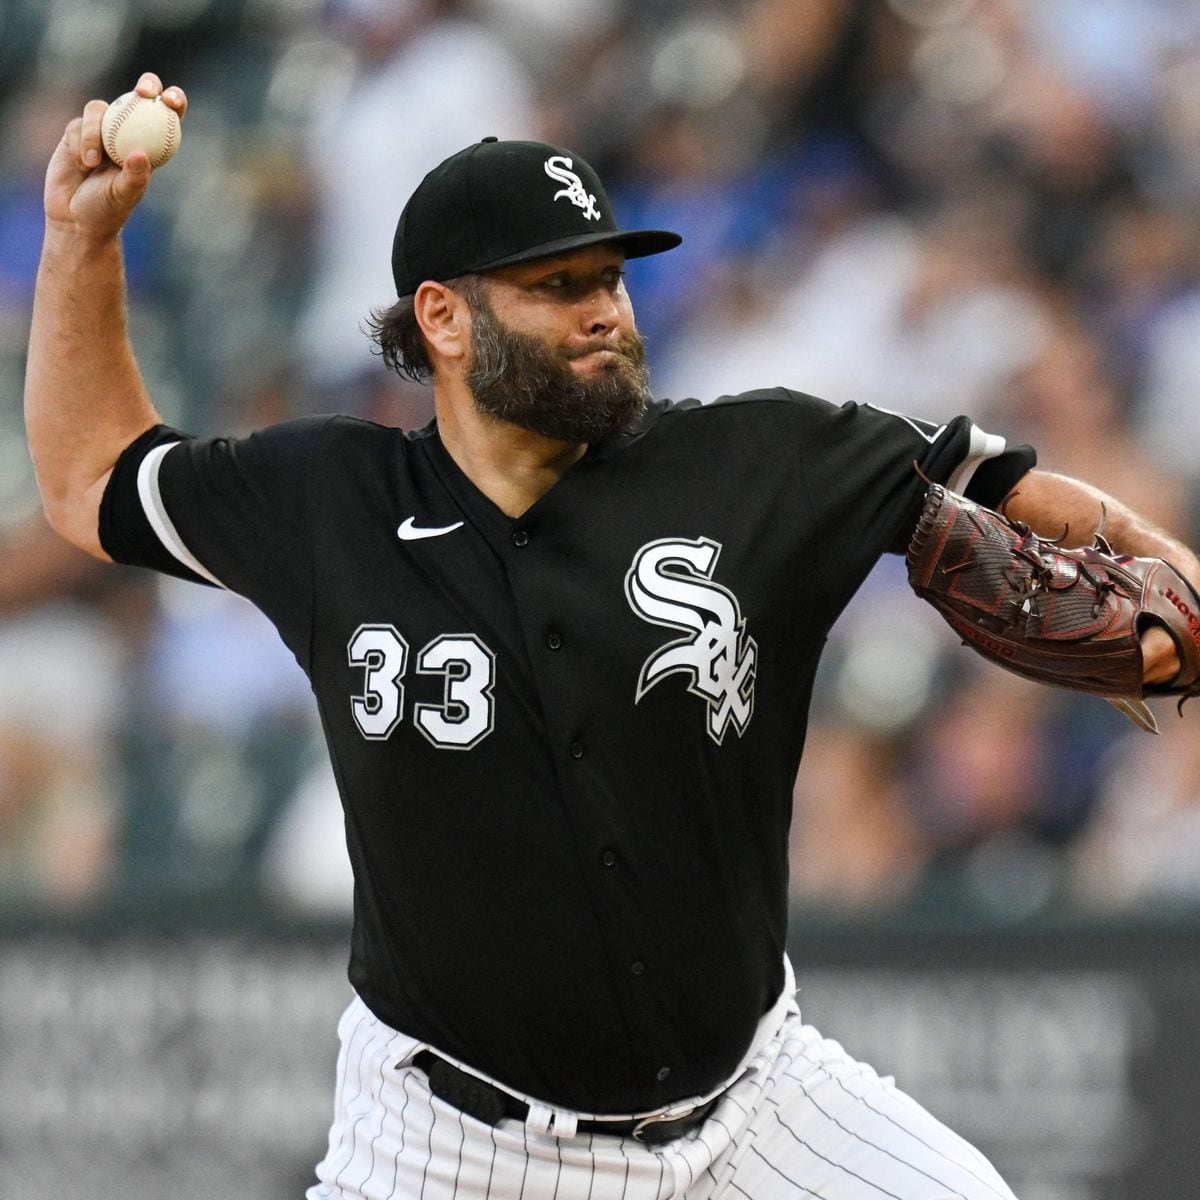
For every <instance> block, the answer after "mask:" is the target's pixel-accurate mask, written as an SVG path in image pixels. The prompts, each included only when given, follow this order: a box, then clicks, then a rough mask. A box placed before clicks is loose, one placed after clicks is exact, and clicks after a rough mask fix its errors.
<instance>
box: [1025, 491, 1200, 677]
mask: <svg viewBox="0 0 1200 1200" xmlns="http://www.w3.org/2000/svg"><path fill="white" fill-rule="evenodd" d="M1001 511H1002V512H1003V513H1004V514H1005V515H1006V516H1008V517H1011V518H1012V519H1013V520H1015V521H1024V522H1025V524H1026V525H1028V526H1030V528H1031V529H1033V531H1034V532H1035V533H1037V534H1040V535H1041V536H1042V537H1050V538H1056V539H1058V540H1060V541H1061V542H1062V544H1063V545H1064V546H1082V545H1087V544H1088V543H1089V542H1090V541H1091V540H1092V535H1093V534H1094V533H1095V532H1096V530H1097V529H1099V528H1100V524H1101V521H1102V520H1103V522H1104V536H1105V538H1107V540H1108V542H1109V543H1110V544H1111V545H1112V547H1113V549H1114V550H1116V551H1117V552H1118V553H1121V554H1133V555H1137V556H1138V557H1139V558H1162V559H1165V560H1166V561H1167V562H1169V563H1170V564H1171V565H1172V566H1173V567H1175V569H1176V570H1178V571H1179V572H1180V573H1181V574H1183V575H1184V576H1185V577H1186V578H1187V579H1188V580H1190V582H1191V584H1192V586H1193V587H1195V588H1196V589H1197V590H1198V591H1200V559H1198V558H1197V557H1196V555H1195V554H1194V553H1193V552H1192V551H1191V550H1189V549H1188V547H1187V546H1185V545H1184V544H1183V543H1182V542H1180V541H1178V540H1177V539H1176V538H1173V537H1171V535H1170V534H1168V533H1167V532H1165V531H1164V530H1162V529H1160V528H1158V527H1157V526H1156V525H1154V524H1153V522H1151V521H1148V520H1146V518H1144V517H1141V516H1139V515H1138V514H1137V513H1135V512H1134V511H1133V510H1132V509H1130V508H1128V507H1127V506H1126V505H1124V504H1122V503H1121V502H1120V501H1119V500H1117V499H1115V498H1114V497H1112V496H1110V495H1108V494H1107V493H1105V492H1103V491H1101V490H1100V489H1099V488H1097V487H1093V486H1092V485H1091V484H1089V483H1084V482H1082V481H1081V480H1078V479H1071V478H1069V477H1067V476H1066V475H1055V474H1053V473H1052V472H1049V471H1040V470H1033V471H1030V472H1029V473H1028V474H1027V475H1025V476H1024V477H1023V478H1022V479H1021V481H1020V482H1019V483H1018V484H1017V486H1016V487H1015V488H1013V490H1012V491H1011V492H1009V494H1008V496H1007V497H1006V498H1005V500H1004V503H1003V504H1002V505H1001ZM1064 526H1065V527H1066V528H1065V530H1064ZM1142 653H1143V656H1144V660H1145V673H1144V676H1143V678H1144V680H1145V682H1146V683H1169V682H1170V681H1171V680H1172V679H1174V678H1175V676H1176V674H1177V673H1178V671H1179V666H1180V664H1179V657H1178V655H1177V654H1176V651H1175V643H1174V642H1173V641H1172V640H1171V637H1170V635H1169V634H1168V633H1167V632H1166V631H1165V630H1164V629H1161V628H1159V627H1158V626H1151V627H1150V628H1149V629H1147V630H1146V632H1145V633H1144V634H1143V636H1142Z"/></svg>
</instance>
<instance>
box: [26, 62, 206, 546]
mask: <svg viewBox="0 0 1200 1200" xmlns="http://www.w3.org/2000/svg"><path fill="white" fill-rule="evenodd" d="M136 90H137V92H138V93H139V94H140V95H143V96H148V97H152V96H157V95H160V94H161V95H162V97H163V100H164V102H166V103H167V104H169V105H170V106H171V107H172V108H174V109H175V110H176V111H177V112H178V113H179V114H180V116H182V115H183V113H184V111H185V110H186V107H187V99H186V97H185V96H184V94H183V91H182V90H181V89H180V88H177V87H173V88H168V89H167V90H166V91H165V92H164V91H163V87H162V83H161V82H160V80H159V79H158V77H157V76H156V75H153V74H149V73H147V74H145V75H143V76H142V77H141V79H139V80H138V84H137V88H136ZM105 108H106V105H105V103H104V101H102V100H91V101H89V102H88V103H87V105H86V106H85V107H84V110H83V115H82V116H80V117H77V118H75V120H73V121H72V122H71V123H70V124H69V125H68V126H67V128H66V131H65V132H64V134H63V138H62V141H61V142H60V143H59V144H58V146H57V148H56V149H55V151H54V154H53V156H52V158H51V160H50V165H49V167H48V169H47V172H46V188H45V208H46V234H45V241H44V243H43V247H42V258H41V264H40V266H39V269H38V278H37V287H36V291H35V293H34V302H33V320H32V325H31V328H30V335H29V356H28V363H27V366H26V373H25V427H26V431H27V436H28V439H29V450H30V455H31V457H32V459H33V465H34V469H35V471H36V473H37V479H38V486H39V488H40V489H41V493H42V504H43V507H44V508H45V511H46V517H47V519H48V520H49V522H50V524H51V525H52V526H53V527H54V529H55V530H56V531H57V532H58V533H59V534H60V535H61V536H62V537H64V538H66V539H67V541H69V542H72V543H74V544H75V545H76V546H79V547H80V548H81V549H83V550H86V551H87V552H88V553H89V554H92V555H94V556H95V557H97V558H101V559H107V558H108V555H107V554H106V553H105V552H104V550H103V549H102V547H101V545H100V540H99V534H98V513H99V506H100V499H101V497H102V496H103V494H104V487H105V484H106V482H107V480H108V477H109V474H110V472H111V471H112V468H113V464H114V463H115V462H116V461H117V458H118V457H119V456H120V454H121V451H122V450H124V449H125V447H126V446H127V445H129V443H130V442H132V441H133V440H134V439H135V438H137V437H138V436H139V435H140V434H141V433H143V432H144V431H145V430H147V429H149V428H150V427H151V426H153V425H155V424H157V423H158V422H159V416H158V414H157V413H156V412H155V410H154V406H153V404H152V403H151V402H150V398H149V396H148V395H147V392H146V388H145V385H144V384H143V382H142V378H141V374H140V372H139V371H138V367H137V363H136V361H135V360H134V356H133V350H132V347H131V346H130V343H129V336H128V333H127V330H126V320H125V275H124V266H123V261H122V256H121V245H120V240H119V235H120V231H121V228H122V226H123V225H124V224H125V221H126V220H127V219H128V217H129V214H130V213H131V212H132V211H133V209H134V207H135V206H136V205H137V203H138V202H139V201H140V200H141V198H142V196H143V195H144V194H145V191H146V187H147V185H148V184H149V182H150V162H149V159H148V158H147V156H146V154H145V153H144V152H143V151H134V152H133V153H131V154H129V155H127V156H126V158H125V163H124V166H123V167H117V166H116V165H115V164H114V163H112V162H111V161H110V160H108V159H107V158H106V157H105V155H104V153H103V151H102V149H101V145H100V120H101V118H102V117H103V115H104V110H105Z"/></svg>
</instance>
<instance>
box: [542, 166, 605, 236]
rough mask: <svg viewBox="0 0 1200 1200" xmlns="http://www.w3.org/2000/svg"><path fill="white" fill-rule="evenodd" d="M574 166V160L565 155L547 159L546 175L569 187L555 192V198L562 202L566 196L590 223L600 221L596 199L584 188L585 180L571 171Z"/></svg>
mask: <svg viewBox="0 0 1200 1200" xmlns="http://www.w3.org/2000/svg"><path fill="white" fill-rule="evenodd" d="M574 165H575V163H574V159H570V158H567V157H566V155H564V154H555V155H553V156H552V157H551V158H548V159H546V174H547V175H549V176H550V178H551V179H557V180H558V182H559V183H565V184H566V185H567V186H566V187H565V188H563V189H562V190H561V191H558V192H555V193H554V198H555V200H561V199H562V198H563V197H564V196H565V197H566V198H567V199H568V200H570V202H571V203H572V204H574V205H575V207H576V208H582V209H583V215H584V216H585V217H587V219H588V220H589V221H598V220H600V210H599V209H598V208H597V207H596V197H595V196H592V195H589V193H588V190H587V189H586V188H585V187H584V186H583V180H582V179H580V178H579V176H578V175H576V174H575V172H574V171H572V170H571V168H572V167H573V166H574Z"/></svg>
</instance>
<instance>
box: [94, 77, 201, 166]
mask: <svg viewBox="0 0 1200 1200" xmlns="http://www.w3.org/2000/svg"><path fill="white" fill-rule="evenodd" d="M182 137H183V127H182V126H181V125H180V123H179V114H178V113H177V112H176V111H175V110H174V109H173V108H171V107H170V105H168V104H164V103H163V100H162V97H161V96H155V97H154V98H153V99H151V98H150V97H148V96H139V95H138V94H137V92H126V93H125V95H123V96H118V97H117V98H116V99H115V100H114V101H113V102H112V103H111V104H110V105H109V106H108V108H107V110H106V111H105V113H104V116H103V117H102V118H101V120H100V140H101V142H102V143H103V145H104V152H105V153H106V154H107V155H108V157H109V158H111V159H112V160H113V162H115V163H116V164H117V165H118V166H120V165H121V164H122V163H123V162H124V161H125V158H126V156H127V155H129V154H132V153H133V152H134V151H135V150H144V151H145V152H146V154H147V156H148V157H149V159H150V166H151V167H161V166H162V165H163V163H165V162H166V161H167V159H169V158H170V157H171V155H172V154H174V153H175V151H176V150H178V149H179V142H180V139H181V138H182Z"/></svg>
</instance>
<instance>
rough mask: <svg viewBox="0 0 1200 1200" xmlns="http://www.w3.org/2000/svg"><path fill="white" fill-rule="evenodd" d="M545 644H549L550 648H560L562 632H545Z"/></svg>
mask: <svg viewBox="0 0 1200 1200" xmlns="http://www.w3.org/2000/svg"><path fill="white" fill-rule="evenodd" d="M546 645H547V646H549V647H550V649H551V650H561V649H562V634H559V633H548V634H546Z"/></svg>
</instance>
